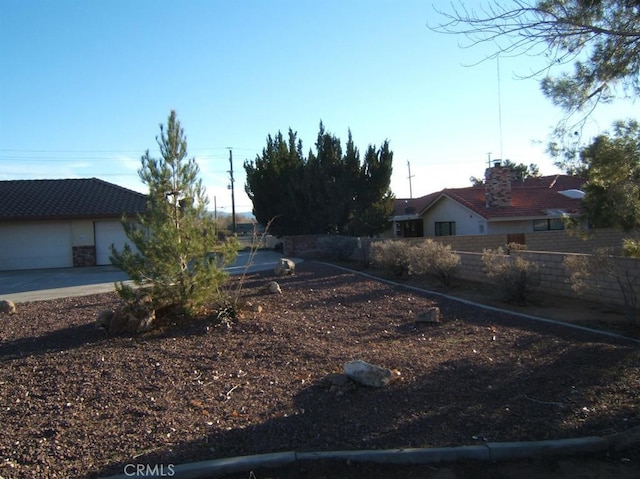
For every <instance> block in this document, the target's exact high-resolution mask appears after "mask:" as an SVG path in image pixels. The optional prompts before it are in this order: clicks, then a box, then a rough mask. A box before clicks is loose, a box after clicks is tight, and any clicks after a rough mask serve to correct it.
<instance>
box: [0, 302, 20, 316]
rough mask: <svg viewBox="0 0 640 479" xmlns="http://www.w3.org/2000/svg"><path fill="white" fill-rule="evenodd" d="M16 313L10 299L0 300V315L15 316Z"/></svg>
mask: <svg viewBox="0 0 640 479" xmlns="http://www.w3.org/2000/svg"><path fill="white" fill-rule="evenodd" d="M16 311H17V309H16V305H15V304H14V303H13V301H11V300H10V299H2V300H0V313H4V314H15V313H16Z"/></svg>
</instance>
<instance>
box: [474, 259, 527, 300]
mask: <svg viewBox="0 0 640 479" xmlns="http://www.w3.org/2000/svg"><path fill="white" fill-rule="evenodd" d="M482 262H483V263H484V267H485V270H486V272H487V276H488V277H489V278H490V279H491V280H492V281H493V282H494V283H495V284H497V285H498V286H499V287H500V290H501V292H502V295H503V297H504V300H505V301H508V302H517V303H524V302H526V300H527V298H528V296H529V295H530V294H531V292H532V291H534V290H535V289H536V288H537V287H538V286H539V285H540V272H539V271H538V266H537V265H536V264H535V263H533V262H532V261H528V260H526V259H524V258H522V257H520V256H510V255H507V254H505V253H504V250H503V249H502V248H498V249H496V250H490V249H485V250H484V251H483V252H482Z"/></svg>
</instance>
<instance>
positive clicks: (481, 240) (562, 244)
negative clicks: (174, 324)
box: [284, 229, 640, 305]
mask: <svg viewBox="0 0 640 479" xmlns="http://www.w3.org/2000/svg"><path fill="white" fill-rule="evenodd" d="M627 236H628V235H625V234H622V233H621V232H619V231H616V230H608V229H607V230H597V231H594V232H592V233H591V234H590V235H589V237H588V238H587V239H584V238H581V237H578V236H571V235H569V234H567V233H566V232H565V231H548V232H536V233H529V234H526V235H525V241H526V248H527V249H526V250H523V251H511V255H514V256H521V257H523V258H525V259H527V260H529V261H532V262H533V263H535V264H536V265H537V266H538V269H539V271H540V275H541V284H540V287H539V289H540V290H542V291H546V292H548V293H550V294H555V295H561V296H568V297H574V298H577V297H580V295H579V294H578V293H576V292H575V291H574V290H573V289H572V288H571V284H570V282H569V278H570V272H569V271H568V269H567V268H566V266H565V265H564V261H565V258H566V257H567V256H575V255H582V254H586V253H589V252H592V251H594V249H597V248H600V247H612V248H614V250H615V251H616V252H619V251H621V249H622V239H623V238H624V237H627ZM320 237H322V235H306V236H287V237H285V238H284V254H285V255H286V256H292V257H293V256H297V257H303V258H313V257H319V256H320V255H321V252H320V250H319V248H318V247H317V239H318V238H320ZM425 239H426V238H405V239H400V238H399V239H396V240H395V241H403V242H406V243H410V244H420V243H422V242H423V241H424V240H425ZM432 239H435V240H437V241H441V242H443V243H445V244H449V245H451V247H452V250H453V251H455V252H456V253H457V254H458V255H460V258H461V264H460V267H459V269H458V272H457V276H458V277H459V278H461V279H466V280H470V281H479V282H487V281H489V279H488V278H487V276H486V273H485V270H484V264H483V262H482V250H483V249H495V248H498V247H500V246H505V245H506V235H483V236H447V237H439V238H432ZM375 241H388V239H383V238H361V248H360V249H358V250H356V252H355V253H354V256H353V259H355V260H362V259H363V258H362V256H363V255H366V254H367V252H368V251H369V250H370V244H371V243H372V242H375ZM551 250H553V251H551ZM617 261H618V264H619V265H620V266H622V267H624V268H625V269H626V270H627V271H628V272H629V274H630V275H631V276H638V277H639V278H640V260H636V259H631V258H618V259H617ZM590 285H591V287H592V288H593V290H594V291H596V292H597V293H596V294H594V295H592V296H590V299H591V300H593V301H597V302H600V303H603V304H614V305H623V304H624V298H623V296H622V293H621V291H620V286H619V285H618V283H617V281H616V279H615V278H607V277H599V278H595V279H593V280H591V283H590Z"/></svg>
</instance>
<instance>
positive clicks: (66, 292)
mask: <svg viewBox="0 0 640 479" xmlns="http://www.w3.org/2000/svg"><path fill="white" fill-rule="evenodd" d="M280 258H282V254H280V253H276V252H274V251H258V252H256V254H255V256H254V257H253V259H251V255H250V253H249V252H245V251H243V252H240V253H238V258H237V260H236V261H235V263H234V264H232V265H231V266H229V267H228V268H226V269H227V271H229V273H230V274H242V273H243V272H244V271H245V270H246V271H247V272H250V273H253V272H256V271H266V270H272V269H273V268H274V267H275V265H276V263H277V262H278V261H279V260H280ZM292 259H293V261H295V262H296V263H299V262H300V261H301V260H299V259H297V258H292ZM128 279H129V277H128V276H127V275H126V274H125V273H123V272H122V271H120V270H119V269H117V268H115V267H113V266H92V267H87V268H56V269H32V270H23V271H0V299H10V300H11V301H13V302H14V303H25V302H28V301H41V300H45V299H56V298H66V297H69V296H84V295H87V294H96V293H108V292H111V291H114V289H115V288H114V285H113V284H114V283H115V282H118V281H127V280H128Z"/></svg>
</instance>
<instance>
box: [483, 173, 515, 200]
mask: <svg viewBox="0 0 640 479" xmlns="http://www.w3.org/2000/svg"><path fill="white" fill-rule="evenodd" d="M484 178H485V182H484V184H485V198H486V200H487V203H486V206H487V208H508V207H509V206H511V169H510V168H506V167H503V166H502V165H501V164H500V162H499V161H496V162H494V166H492V167H491V168H487V169H486V170H485V172H484Z"/></svg>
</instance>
